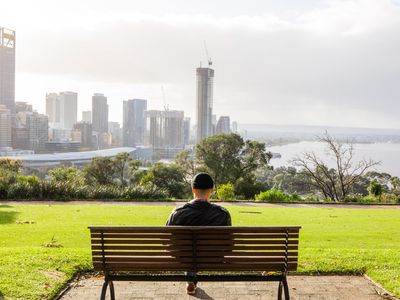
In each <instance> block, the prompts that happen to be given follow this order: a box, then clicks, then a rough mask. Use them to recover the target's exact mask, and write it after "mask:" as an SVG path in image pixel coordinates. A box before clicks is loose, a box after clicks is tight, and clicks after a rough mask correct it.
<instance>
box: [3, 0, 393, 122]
mask: <svg viewBox="0 0 400 300" xmlns="http://www.w3.org/2000/svg"><path fill="white" fill-rule="evenodd" d="M0 26H4V27H8V28H11V29H15V30H17V83H16V96H17V100H18V101H22V100H23V101H28V102H30V103H32V104H33V105H34V108H36V109H38V110H39V111H40V112H44V107H45V94H46V92H51V91H65V90H71V91H76V92H78V93H79V97H78V102H79V109H80V110H90V109H91V95H92V94H93V93H95V92H100V93H104V94H105V95H106V96H108V99H109V105H110V119H111V120H116V121H121V120H122V100H124V99H132V98H145V99H148V100H149V102H148V103H149V107H150V108H152V109H162V107H163V100H162V92H161V87H162V86H164V90H165V96H166V101H167V103H168V104H169V107H170V109H180V110H185V113H187V114H188V115H189V116H190V117H194V114H195V102H196V98H195V97H196V95H195V93H196V78H195V68H196V67H197V66H198V65H199V63H200V61H203V64H204V63H205V62H206V55H205V50H204V46H203V41H204V40H206V41H207V45H208V51H209V54H210V56H211V58H212V60H213V63H214V64H213V66H214V69H215V87H214V112H215V113H216V114H217V115H230V116H231V119H232V120H237V121H238V122H239V123H275V124H304V125H331V126H360V127H387V128H390V127H391V128H400V117H399V116H400V0H396V1H391V0H358V1H357V0H348V1H312V0H302V1H299V0H292V1H280V0H276V1H266V0H259V1H257V0H246V1H234V0H202V1H190V0H180V1H179V0H168V1H165V0H159V1H157V0H154V1H153V0H147V1H132V0H130V1H115V0H114V1H104V0H96V1H91V0H90V1H88V0H85V1H82V0H80V1H74V0H68V1H64V0H57V1H43V0H36V1H29V0H24V1H20V0H15V1H8V2H5V3H2V7H1V10H0ZM80 117H81V114H80V112H79V115H78V119H80Z"/></svg>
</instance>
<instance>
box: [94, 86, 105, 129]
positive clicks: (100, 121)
mask: <svg viewBox="0 0 400 300" xmlns="http://www.w3.org/2000/svg"><path fill="white" fill-rule="evenodd" d="M92 124H93V131H96V132H97V133H98V134H102V133H107V132H108V104H107V97H106V96H104V95H103V94H94V95H93V96H92Z"/></svg>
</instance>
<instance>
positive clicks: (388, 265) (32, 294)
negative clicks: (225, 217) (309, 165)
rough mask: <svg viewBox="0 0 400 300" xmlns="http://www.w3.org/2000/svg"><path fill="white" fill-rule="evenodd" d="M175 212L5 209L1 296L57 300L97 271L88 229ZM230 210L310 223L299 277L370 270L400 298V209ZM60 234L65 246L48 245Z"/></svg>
mask: <svg viewBox="0 0 400 300" xmlns="http://www.w3.org/2000/svg"><path fill="white" fill-rule="evenodd" d="M172 208H173V207H171V206H163V205H160V206H122V205H117V206H83V205H80V206H79V205H51V206H50V205H26V206H19V205H15V206H5V205H3V206H2V205H0V298H1V295H3V296H5V297H6V298H7V299H8V298H10V299H46V298H51V297H52V296H54V295H55V294H56V293H57V292H58V291H59V290H60V289H61V288H62V286H63V285H64V284H65V282H66V281H68V280H70V279H71V278H72V277H73V276H74V274H75V273H76V272H77V271H78V270H90V269H91V259H90V239H89V231H88V229H87V226H88V225H128V224H129V225H163V224H165V221H166V219H167V217H168V215H169V213H170V212H171V210H172ZM228 209H229V211H230V212H231V214H232V220H233V225H242V226H245V225H249V226H252V225H301V226H303V229H302V230H301V232H300V259H299V260H300V261H299V272H306V273H322V272H324V273H325V272H334V273H337V272H340V273H366V274H368V275H369V276H370V277H372V278H373V279H375V280H376V281H377V282H379V283H381V284H382V285H383V286H384V287H386V288H387V289H388V290H390V291H392V292H394V293H395V294H396V295H397V296H400V210H396V209H387V210H380V209H342V208H338V209H332V208H269V207H239V206H229V207H228ZM249 212H250V213H249ZM251 212H258V213H251ZM19 221H33V223H32V224H28V223H25V224H18V223H19ZM53 237H54V239H55V240H56V242H55V243H58V244H61V245H62V246H63V247H62V248H48V247H43V244H46V243H50V242H51V240H52V239H53Z"/></svg>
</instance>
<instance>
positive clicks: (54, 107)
mask: <svg viewBox="0 0 400 300" xmlns="http://www.w3.org/2000/svg"><path fill="white" fill-rule="evenodd" d="M46 115H47V116H48V117H49V123H60V97H59V95H58V94H57V93H48V94H46Z"/></svg>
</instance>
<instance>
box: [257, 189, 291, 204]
mask: <svg viewBox="0 0 400 300" xmlns="http://www.w3.org/2000/svg"><path fill="white" fill-rule="evenodd" d="M255 199H256V201H257V202H285V201H286V200H287V199H288V195H286V194H285V193H283V192H281V191H279V190H277V189H274V188H273V189H270V190H268V191H265V192H261V193H259V194H258V195H256V197H255Z"/></svg>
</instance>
